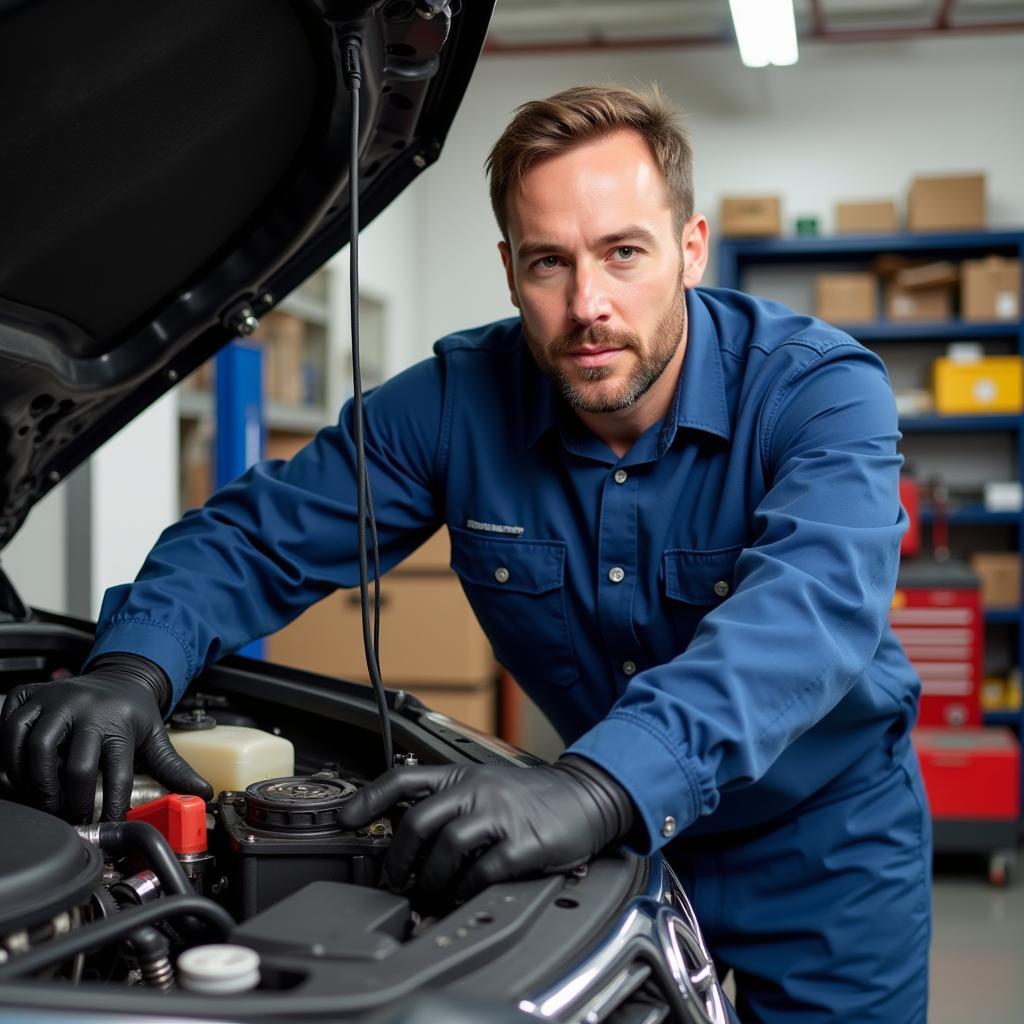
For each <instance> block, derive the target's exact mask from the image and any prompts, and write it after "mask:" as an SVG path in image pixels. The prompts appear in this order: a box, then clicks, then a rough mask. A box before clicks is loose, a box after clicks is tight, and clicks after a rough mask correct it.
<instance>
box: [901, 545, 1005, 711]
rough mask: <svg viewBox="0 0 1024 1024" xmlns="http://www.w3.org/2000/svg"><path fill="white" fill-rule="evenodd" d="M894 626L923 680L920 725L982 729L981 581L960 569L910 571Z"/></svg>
mask: <svg viewBox="0 0 1024 1024" xmlns="http://www.w3.org/2000/svg"><path fill="white" fill-rule="evenodd" d="M889 621H890V623H891V624H892V628H893V631H894V632H895V634H896V636H897V638H898V639H899V641H900V643H901V644H902V645H903V649H904V650H905V651H906V652H907V657H908V658H910V660H911V662H912V663H913V665H914V668H916V669H917V672H918V674H919V675H920V677H921V712H920V715H919V717H918V722H919V723H920V724H921V725H946V726H963V725H980V724H981V679H982V669H983V666H982V652H983V650H984V625H985V623H984V614H983V612H982V607H981V592H980V590H979V589H978V579H977V577H976V576H975V575H974V574H973V573H972V572H971V571H970V570H969V569H967V568H966V567H964V566H961V565H958V564H956V563H949V562H947V563H938V564H937V563H930V562H929V563H921V564H913V563H912V564H910V565H905V566H904V567H902V568H901V570H900V577H899V581H898V583H897V588H896V593H895V595H894V597H893V602H892V608H891V609H890V611H889Z"/></svg>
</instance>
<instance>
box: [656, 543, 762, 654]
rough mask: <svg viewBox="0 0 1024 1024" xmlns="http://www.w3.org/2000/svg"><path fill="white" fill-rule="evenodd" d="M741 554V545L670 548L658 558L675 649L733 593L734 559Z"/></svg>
mask: <svg viewBox="0 0 1024 1024" xmlns="http://www.w3.org/2000/svg"><path fill="white" fill-rule="evenodd" d="M742 550H743V545H742V544H737V545H736V546H734V547H730V548H717V549H715V550H712V551H695V550H691V549H689V548H673V549H671V550H669V551H666V552H665V553H664V554H663V555H662V556H661V562H662V577H663V579H664V583H665V596H666V597H667V598H668V601H667V604H668V613H669V618H670V619H671V621H672V624H673V627H674V629H675V643H676V647H677V649H678V648H679V647H680V646H682V647H685V646H686V645H687V644H688V643H689V642H690V640H691V639H692V638H693V634H694V633H695V632H696V630H697V627H698V626H699V625H700V621H701V619H703V618H704V616H705V615H707V613H708V612H709V611H711V610H712V609H713V608H716V607H717V606H718V605H720V604H721V603H722V602H723V601H724V600H725V599H726V598H727V597H728V596H729V595H730V594H731V593H732V591H733V587H734V586H735V579H734V576H735V567H736V559H737V558H739V556H740V552H741V551H742Z"/></svg>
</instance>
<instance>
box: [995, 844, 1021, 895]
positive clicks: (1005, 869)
mask: <svg viewBox="0 0 1024 1024" xmlns="http://www.w3.org/2000/svg"><path fill="white" fill-rule="evenodd" d="M1016 866H1017V854H1016V852H1015V851H1013V850H995V851H993V852H992V853H991V854H989V858H988V880H989V883H990V884H992V885H995V886H998V887H999V888H1003V887H1004V886H1007V885H1009V884H1010V882H1011V881H1012V880H1013V876H1014V873H1015V869H1016Z"/></svg>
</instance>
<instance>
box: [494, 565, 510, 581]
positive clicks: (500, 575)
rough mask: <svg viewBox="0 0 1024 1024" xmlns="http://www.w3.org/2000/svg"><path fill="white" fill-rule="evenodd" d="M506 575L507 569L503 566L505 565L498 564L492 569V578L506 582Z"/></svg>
mask: <svg viewBox="0 0 1024 1024" xmlns="http://www.w3.org/2000/svg"><path fill="white" fill-rule="evenodd" d="M508 577H509V571H508V569H506V568H505V566H503V565H499V566H498V568H497V569H495V570H494V578H495V579H496V580H497V581H498V582H499V583H508Z"/></svg>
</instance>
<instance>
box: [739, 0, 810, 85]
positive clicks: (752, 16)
mask: <svg viewBox="0 0 1024 1024" xmlns="http://www.w3.org/2000/svg"><path fill="white" fill-rule="evenodd" d="M729 7H730V8H731V10H732V23H733V25H734V26H735V27H736V39H737V40H738V42H739V44H740V60H742V61H743V63H744V64H746V65H747V67H748V68H763V67H766V66H767V65H768V64H778V65H784V64H795V63H796V61H797V57H798V53H797V46H796V19H795V18H794V17H793V0H729Z"/></svg>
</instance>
